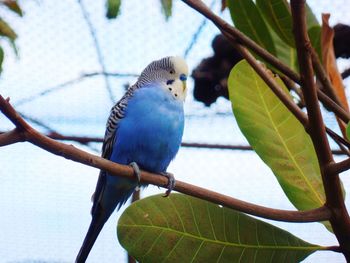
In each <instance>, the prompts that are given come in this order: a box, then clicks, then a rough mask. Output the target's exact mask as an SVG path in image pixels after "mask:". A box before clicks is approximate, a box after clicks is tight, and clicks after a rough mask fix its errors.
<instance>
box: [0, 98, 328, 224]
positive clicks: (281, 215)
mask: <svg viewBox="0 0 350 263" xmlns="http://www.w3.org/2000/svg"><path fill="white" fill-rule="evenodd" d="M0 110H1V111H2V112H3V113H4V115H6V117H7V118H8V119H10V120H11V121H12V122H13V123H14V124H15V125H16V128H17V129H16V130H15V131H13V133H16V132H21V133H22V134H23V137H21V138H25V140H26V141H28V142H30V143H32V144H34V145H36V146H38V147H40V148H42V149H44V150H46V151H49V152H51V153H53V154H56V155H59V156H62V157H65V158H66V159H70V160H72V161H75V162H79V163H82V164H85V165H88V166H92V167H95V168H98V169H102V170H105V171H107V172H108V173H110V174H112V175H115V176H121V177H125V178H129V179H135V177H134V172H133V170H132V168H131V167H129V166H127V165H120V164H117V163H114V162H112V161H109V160H106V159H104V158H101V157H98V156H95V155H93V154H90V153H87V152H84V151H82V150H79V149H77V148H76V147H74V146H72V145H67V144H64V143H60V142H58V141H55V140H53V139H51V138H48V137H46V136H44V135H42V134H41V133H39V132H38V131H36V130H35V129H33V128H32V127H31V126H30V125H28V124H27V123H26V122H25V121H24V120H23V119H22V118H21V117H20V116H19V115H18V114H17V112H16V111H15V109H14V108H13V107H12V106H11V105H10V103H9V102H8V101H6V100H5V99H4V98H3V97H2V96H1V95H0ZM16 136H18V135H16ZM141 183H146V184H153V185H157V186H160V187H164V188H166V187H167V183H168V181H167V178H166V177H164V176H160V175H159V174H154V173H149V172H146V171H142V172H141ZM174 190H176V191H178V192H181V193H184V194H188V195H191V196H194V197H198V198H201V199H204V200H207V201H210V202H213V203H216V204H219V205H222V206H225V207H229V208H232V209H235V210H238V211H241V212H244V213H248V214H251V215H255V216H259V217H263V218H267V219H272V220H278V221H286V222H316V221H324V220H328V219H329V217H330V213H329V209H328V208H327V207H326V206H323V207H320V208H317V209H313V210H308V211H288V210H280V209H272V208H268V207H264V206H259V205H255V204H251V203H248V202H244V201H241V200H238V199H235V198H232V197H229V196H226V195H222V194H219V193H216V192H214V191H210V190H207V189H204V188H201V187H198V186H194V185H191V184H188V183H185V182H181V181H176V186H175V188H174Z"/></svg>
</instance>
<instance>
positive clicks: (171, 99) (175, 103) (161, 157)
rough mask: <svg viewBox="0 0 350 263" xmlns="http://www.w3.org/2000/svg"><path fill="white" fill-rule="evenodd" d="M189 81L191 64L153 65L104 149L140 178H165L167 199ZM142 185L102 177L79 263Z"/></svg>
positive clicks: (131, 93) (122, 105) (112, 120)
mask: <svg viewBox="0 0 350 263" xmlns="http://www.w3.org/2000/svg"><path fill="white" fill-rule="evenodd" d="M187 76H188V67H187V64H186V62H185V61H184V60H183V59H182V58H180V57H165V58H162V59H160V60H156V61H153V62H152V63H150V64H149V65H148V66H147V67H146V68H145V69H144V70H143V72H142V73H141V75H140V77H139V78H138V80H137V82H136V83H135V84H134V85H133V86H131V87H129V89H128V90H127V91H126V93H125V95H124V96H123V97H122V98H121V100H119V101H118V102H117V103H116V104H115V106H114V107H113V108H112V109H111V113H110V116H109V119H108V121H107V127H106V133H105V138H104V142H103V146H102V157H104V158H106V159H109V160H111V161H114V162H117V163H120V164H130V165H131V166H132V167H133V169H134V171H135V175H136V176H137V177H138V178H140V169H144V170H147V171H150V172H153V173H159V174H162V175H164V176H166V177H167V178H168V179H169V183H168V191H167V192H166V195H169V194H170V192H171V190H172V189H173V187H174V186H175V179H174V177H173V176H172V174H170V173H167V171H166V170H167V167H168V165H169V163H170V162H171V160H172V159H173V158H174V157H175V155H176V154H177V152H178V150H179V147H180V144H181V139H182V134H183V129H184V110H183V103H184V100H185V98H186V91H187V90H186V79H187ZM138 184H139V183H138V182H137V181H136V180H135V181H132V180H130V179H127V178H121V177H117V176H111V175H109V174H108V173H106V172H104V171H101V172H100V176H99V178H98V181H97V186H96V190H95V193H94V195H93V206H92V210H91V214H92V220H91V224H90V227H89V229H88V232H87V234H86V237H85V239H84V243H83V245H82V247H81V249H80V251H79V254H78V256H77V258H76V262H78V263H80V262H85V260H86V258H87V257H88V255H89V253H90V250H91V248H92V246H93V244H94V243H95V240H96V238H97V236H98V235H99V233H100V231H101V229H102V227H103V225H104V224H105V222H106V221H107V220H108V218H109V217H110V215H111V214H112V213H113V211H114V210H115V209H116V208H117V209H119V208H120V207H121V206H122V205H123V204H124V203H125V202H126V201H127V200H128V198H129V197H130V196H131V195H132V193H133V192H134V190H135V188H136V187H137V186H138Z"/></svg>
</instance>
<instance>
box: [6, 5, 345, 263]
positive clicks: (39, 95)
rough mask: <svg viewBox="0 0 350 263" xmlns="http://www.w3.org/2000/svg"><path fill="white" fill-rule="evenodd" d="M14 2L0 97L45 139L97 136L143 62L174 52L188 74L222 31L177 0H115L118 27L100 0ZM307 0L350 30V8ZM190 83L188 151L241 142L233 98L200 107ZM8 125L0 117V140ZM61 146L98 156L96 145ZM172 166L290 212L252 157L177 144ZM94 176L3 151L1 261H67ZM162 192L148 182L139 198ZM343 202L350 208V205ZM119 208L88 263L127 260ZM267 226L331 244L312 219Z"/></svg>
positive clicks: (24, 150)
mask: <svg viewBox="0 0 350 263" xmlns="http://www.w3.org/2000/svg"><path fill="white" fill-rule="evenodd" d="M205 2H206V3H207V4H208V5H210V6H211V8H212V10H213V11H214V12H216V13H219V14H220V16H222V17H224V18H225V19H226V20H227V21H229V22H230V21H231V18H230V16H229V13H228V11H227V10H226V11H224V12H222V13H221V12H220V9H221V1H213V0H210V1H205ZM19 3H20V5H21V8H22V10H23V12H24V15H23V17H19V16H18V15H16V14H15V13H12V12H8V10H6V9H4V8H3V9H0V17H2V18H4V19H5V20H6V21H7V22H9V23H10V24H11V26H12V28H13V29H14V30H15V32H16V33H17V35H18V39H17V40H16V46H17V49H18V55H16V54H15V52H14V50H13V48H12V46H11V44H10V43H9V42H8V41H5V40H4V39H0V41H1V45H2V47H3V49H4V51H5V59H4V63H3V66H2V68H3V72H2V74H1V76H0V94H1V95H2V96H4V97H10V98H11V103H12V104H13V105H14V106H15V108H16V109H17V110H18V111H19V112H20V113H22V114H23V116H24V117H25V119H26V120H27V121H28V122H29V123H30V124H31V125H33V126H34V127H35V128H37V129H39V130H40V131H41V132H44V133H47V134H49V133H51V134H57V133H59V134H62V135H65V136H80V137H93V138H102V137H103V135H104V129H105V123H106V120H107V117H108V115H109V110H110V108H111V107H112V105H113V104H114V103H115V102H116V101H117V100H118V99H119V98H120V97H121V96H122V95H123V93H124V92H125V87H127V86H129V85H130V84H133V83H134V82H135V81H136V76H137V74H139V73H140V71H141V70H142V69H143V68H144V67H145V66H146V65H147V64H148V63H149V62H151V61H153V60H155V59H159V58H161V57H164V56H169V55H180V56H183V57H185V59H186V60H187V62H188V64H189V67H190V69H191V70H193V69H195V68H196V67H197V66H198V65H199V63H200V62H201V61H202V60H203V59H204V58H207V57H211V56H213V54H214V53H213V52H214V51H213V49H212V45H211V43H212V40H213V39H214V37H215V36H216V35H217V34H218V33H219V32H218V30H217V29H216V27H215V26H213V24H211V23H210V22H209V21H206V20H205V19H204V18H203V17H202V16H201V15H200V14H198V13H196V12H195V11H194V10H192V9H191V8H189V7H188V6H186V5H185V4H184V3H182V2H181V1H173V8H172V15H171V16H170V17H169V18H168V19H166V18H165V15H164V12H162V11H161V10H162V9H161V4H160V1H159V0H148V1H138V0H128V1H122V5H121V10H120V14H119V16H118V17H117V19H113V20H109V19H107V18H106V6H105V1H102V0H101V1H87V0H85V1H84V0H82V1H73V0H63V1H50V0H41V1H39V0H38V1H35V0H31V1H20V2H19ZM308 3H309V5H310V6H311V8H312V10H313V11H314V13H315V14H316V16H317V18H318V19H319V20H320V18H321V13H322V12H329V13H331V20H330V22H331V25H335V24H336V23H344V24H348V25H350V16H349V15H348V14H349V12H350V5H349V4H348V3H347V0H334V1H322V2H321V3H320V1H316V0H314V1H308ZM338 63H339V64H338V65H339V68H340V71H341V72H342V71H344V70H345V69H347V68H349V67H350V62H349V61H348V60H347V59H338ZM345 84H346V85H349V84H350V83H349V81H345ZM188 87H189V94H188V97H187V100H186V103H185V112H186V127H185V133H184V138H183V141H184V142H185V143H190V144H191V143H201V144H220V145H231V146H232V145H235V146H246V145H248V144H247V142H246V140H245V138H244V137H243V136H242V134H241V132H240V130H239V128H238V126H237V124H236V121H235V119H234V117H233V115H232V111H231V104H230V102H229V101H227V100H226V99H225V98H223V97H219V98H217V96H218V95H219V94H224V93H222V90H221V89H222V87H220V85H219V86H217V85H216V86H214V87H212V88H213V90H214V91H215V92H216V93H215V92H214V93H215V94H216V95H215V94H214V95H208V96H212V98H211V99H207V100H205V99H203V98H202V99H201V96H200V95H198V94H197V95H196V98H197V99H196V98H194V96H193V92H194V81H193V79H192V78H190V79H189V83H188ZM197 93H198V91H197ZM206 98H208V97H206ZM198 99H199V100H201V101H198ZM325 119H326V122H327V124H328V125H329V126H330V127H332V128H334V129H336V126H337V125H336V123H335V121H334V119H333V116H332V115H331V114H328V113H327V112H325ZM12 128H13V126H12V124H11V123H10V122H9V121H8V120H7V119H6V118H5V117H4V116H3V115H0V132H3V131H7V130H10V129H12ZM67 143H71V144H73V145H75V146H76V147H79V148H81V149H83V150H86V151H89V152H91V153H94V154H97V155H99V154H100V148H101V144H100V143H98V142H91V143H88V144H81V143H78V142H74V141H67ZM334 147H335V146H334ZM341 158H342V156H339V157H338V160H340V159H341ZM168 170H169V171H171V172H172V173H174V174H175V177H176V178H177V179H179V180H183V181H186V182H189V183H192V184H196V185H199V186H202V187H206V188H209V189H211V190H214V191H218V192H220V193H223V194H227V195H231V196H233V197H236V198H239V199H243V200H246V201H249V202H253V203H256V204H261V205H265V206H270V207H273V208H280V209H294V208H293V206H292V205H291V204H290V203H289V201H288V199H287V198H286V197H285V195H284V193H283V191H282V190H281V188H280V186H279V185H278V183H277V181H276V179H275V177H274V175H273V174H272V173H271V171H270V169H269V168H268V167H267V166H266V165H265V164H264V163H263V162H262V161H261V160H260V158H259V157H258V156H257V155H255V154H254V153H253V152H251V151H243V150H224V149H203V148H196V147H182V148H181V149H180V152H179V154H178V156H177V158H176V159H175V161H173V163H172V164H171V166H170V167H169V169H168ZM97 177H98V170H96V169H94V168H90V167H87V166H84V165H81V164H78V163H75V162H71V161H68V160H65V159H63V158H61V157H58V156H55V155H52V154H50V153H48V152H46V151H44V150H42V149H40V148H37V147H35V146H33V145H30V144H28V143H18V144H15V145H10V146H7V147H3V148H1V150H0V211H1V216H0V262H73V261H74V259H75V256H76V254H77V252H78V250H79V248H80V245H81V243H82V241H83V238H84V236H85V233H86V231H87V228H88V225H89V223H90V208H91V202H90V198H91V195H92V193H93V192H94V189H95V184H96V181H97ZM342 179H343V182H344V185H345V187H346V188H347V189H350V178H349V173H344V174H343V175H342ZM163 191H164V190H163V189H158V188H157V187H154V186H149V187H148V188H147V189H146V190H145V191H143V192H142V194H141V195H142V197H144V196H148V195H152V194H155V193H160V192H163ZM348 196H349V195H348ZM346 202H347V205H350V200H349V198H347V201H346ZM122 210H123V209H122ZM122 210H121V211H119V212H118V213H114V214H113V215H112V217H111V218H110V219H109V221H108V222H107V224H106V225H105V227H104V229H103V230H102V232H101V234H100V236H99V238H98V239H97V242H96V244H95V246H94V247H93V249H92V251H91V254H90V257H89V259H88V262H126V253H125V251H124V250H123V248H122V247H121V246H120V245H119V243H118V240H117V236H116V224H117V220H118V217H119V216H120V214H121V213H122ZM269 222H270V223H273V224H275V225H277V226H279V227H281V228H283V229H286V230H288V231H291V232H292V233H293V234H295V235H296V236H298V237H300V238H302V239H304V240H305V241H308V242H311V243H316V244H320V245H336V244H337V241H336V239H335V238H334V237H333V236H332V235H331V234H330V233H329V232H328V231H327V230H326V229H325V228H324V226H323V225H321V224H318V223H309V224H287V223H280V222H272V221H269ZM304 262H345V259H344V258H343V257H342V256H341V255H338V254H336V253H333V252H317V253H314V254H313V255H311V256H310V257H308V258H307V259H306V260H305V261H304Z"/></svg>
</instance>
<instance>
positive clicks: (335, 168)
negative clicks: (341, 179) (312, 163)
mask: <svg viewBox="0 0 350 263" xmlns="http://www.w3.org/2000/svg"><path fill="white" fill-rule="evenodd" d="M349 169H350V158H348V159H345V160H343V161H341V162H337V163H331V164H329V165H328V167H327V172H329V173H330V174H339V173H342V172H345V171H347V170H349Z"/></svg>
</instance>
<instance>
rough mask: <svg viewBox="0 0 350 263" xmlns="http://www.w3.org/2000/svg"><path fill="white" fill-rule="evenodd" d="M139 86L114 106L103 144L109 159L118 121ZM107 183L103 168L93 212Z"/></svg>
mask: <svg viewBox="0 0 350 263" xmlns="http://www.w3.org/2000/svg"><path fill="white" fill-rule="evenodd" d="M137 88H138V87H137V86H136V85H133V86H131V87H129V89H128V90H127V92H126V93H125V94H124V96H123V97H122V98H121V99H120V100H119V101H118V102H117V103H116V104H115V105H114V106H113V107H112V109H111V112H110V115H109V118H108V121H107V125H106V132H105V137H104V141H103V145H102V155H101V156H102V157H103V158H105V159H109V158H110V157H111V155H112V151H113V145H114V142H115V140H116V138H117V130H118V123H119V122H120V121H121V120H122V119H123V118H124V115H125V110H126V107H127V104H128V101H129V99H130V98H131V97H132V96H133V94H134V91H135V90H136V89H137ZM105 184H106V172H105V171H103V170H101V171H100V175H99V178H98V181H97V185H96V189H95V193H94V194H93V196H92V201H93V205H92V209H91V214H94V212H95V211H96V208H97V207H98V203H99V200H100V198H101V196H102V194H103V191H104V188H105Z"/></svg>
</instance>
